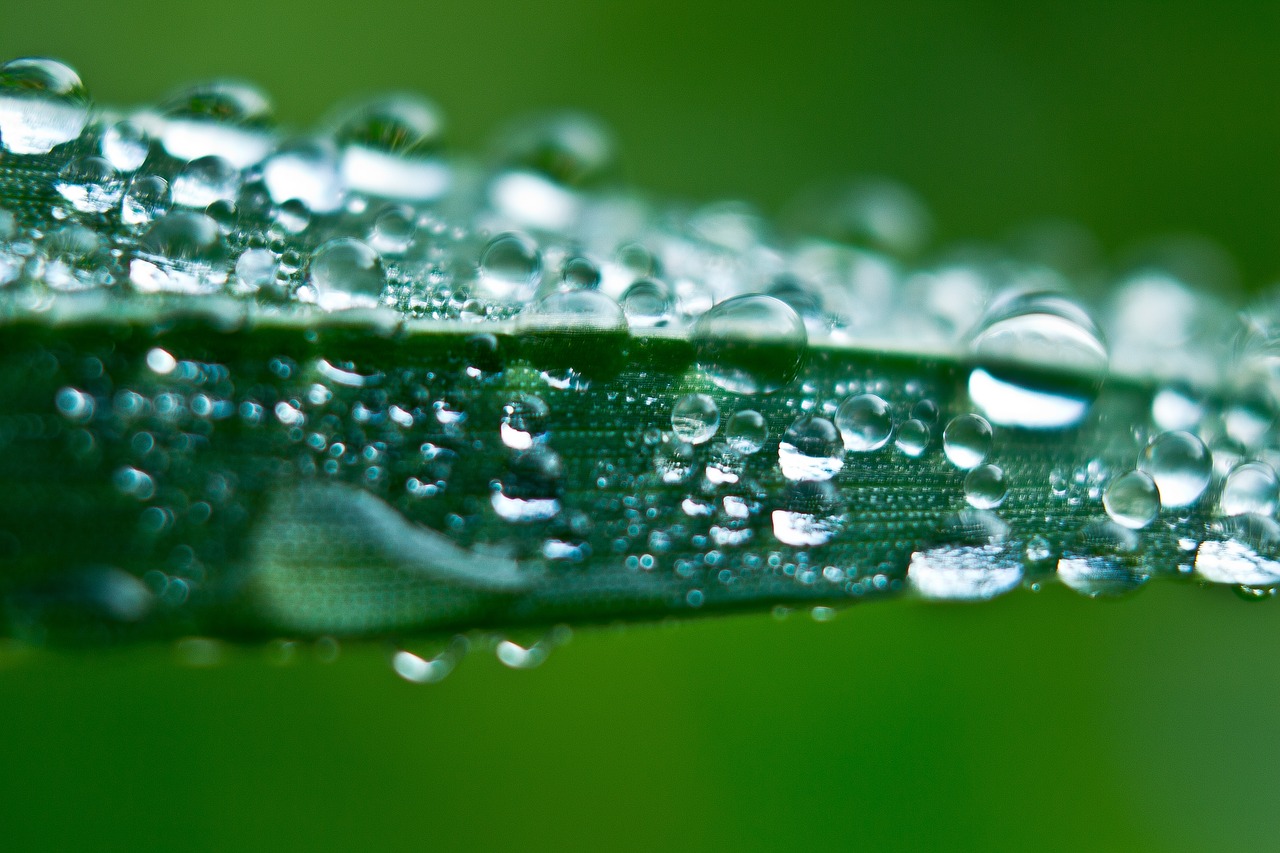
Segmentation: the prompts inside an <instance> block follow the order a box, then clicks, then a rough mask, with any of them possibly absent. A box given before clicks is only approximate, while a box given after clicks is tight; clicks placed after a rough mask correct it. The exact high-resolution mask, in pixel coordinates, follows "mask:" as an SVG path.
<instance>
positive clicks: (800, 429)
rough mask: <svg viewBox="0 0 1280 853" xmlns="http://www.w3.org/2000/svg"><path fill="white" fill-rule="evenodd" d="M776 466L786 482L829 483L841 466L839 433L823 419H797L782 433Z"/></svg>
mask: <svg viewBox="0 0 1280 853" xmlns="http://www.w3.org/2000/svg"><path fill="white" fill-rule="evenodd" d="M778 464H779V465H780V466H781V468H782V476H784V477H786V478H787V479H788V480H830V479H831V478H832V477H834V476H835V475H836V474H838V473H839V472H840V469H841V468H843V467H844V443H843V442H842V441H841V440H840V431H839V430H837V429H836V426H835V424H833V423H831V421H829V420H827V419H826V418H819V417H814V416H812V415H805V416H803V417H801V418H799V419H798V420H796V421H795V422H794V423H792V424H791V426H789V427H788V428H787V431H786V432H785V433H783V436H782V441H781V442H779V444H778Z"/></svg>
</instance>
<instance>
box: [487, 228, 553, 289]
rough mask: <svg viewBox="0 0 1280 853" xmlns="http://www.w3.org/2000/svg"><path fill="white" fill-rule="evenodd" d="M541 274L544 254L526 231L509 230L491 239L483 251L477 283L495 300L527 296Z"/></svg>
mask: <svg viewBox="0 0 1280 853" xmlns="http://www.w3.org/2000/svg"><path fill="white" fill-rule="evenodd" d="M541 275H542V253H541V252H539V251H538V244H537V243H535V242H534V241H533V239H532V238H530V237H528V236H527V235H525V234H520V233H518V232H515V231H508V232H506V233H505V234H499V235H498V236H496V237H494V238H493V239H492V240H490V241H489V243H488V245H486V246H485V247H484V251H483V252H481V253H480V266H479V276H478V284H479V286H480V289H481V290H482V291H484V292H485V293H486V294H487V295H488V296H491V297H493V298H494V299H500V300H505V301H510V302H520V301H523V300H526V299H528V298H529V297H530V296H531V295H532V294H533V290H534V288H535V287H536V285H537V283H538V279H539V278H540V277H541Z"/></svg>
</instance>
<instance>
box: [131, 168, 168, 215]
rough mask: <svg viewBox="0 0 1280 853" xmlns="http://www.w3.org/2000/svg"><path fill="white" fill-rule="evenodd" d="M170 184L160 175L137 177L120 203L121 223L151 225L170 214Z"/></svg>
mask: <svg viewBox="0 0 1280 853" xmlns="http://www.w3.org/2000/svg"><path fill="white" fill-rule="evenodd" d="M169 205H170V196H169V182H168V181H166V180H165V179H164V178H162V177H160V176H159V175H137V176H135V177H134V179H133V180H132V181H131V182H130V183H129V190H128V192H126V193H125V194H124V198H123V199H122V200H121V202H120V221H121V222H123V223H124V224H125V225H130V226H134V227H137V226H142V225H150V224H151V223H152V222H153V221H155V219H156V218H157V217H160V216H163V215H164V214H165V213H167V212H168V210H169Z"/></svg>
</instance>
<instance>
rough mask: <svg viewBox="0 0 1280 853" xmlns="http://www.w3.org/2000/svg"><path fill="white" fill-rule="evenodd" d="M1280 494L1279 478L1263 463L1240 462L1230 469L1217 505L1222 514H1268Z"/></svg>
mask: <svg viewBox="0 0 1280 853" xmlns="http://www.w3.org/2000/svg"><path fill="white" fill-rule="evenodd" d="M1278 497H1280V481H1277V480H1276V472H1275V471H1273V470H1272V468H1271V466H1270V465H1268V464H1266V463H1265V462H1244V463H1242V464H1240V465H1237V466H1236V467H1235V468H1232V469H1231V473H1230V474H1228V475H1227V480H1226V482H1225V483H1223V485H1222V497H1221V498H1220V499H1219V501H1218V506H1219V508H1220V509H1221V510H1222V512H1223V513H1224V514H1226V515H1245V514H1246V513H1256V514H1258V515H1271V514H1272V513H1274V512H1275V511H1276V501H1277V498H1278Z"/></svg>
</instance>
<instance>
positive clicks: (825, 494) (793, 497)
mask: <svg viewBox="0 0 1280 853" xmlns="http://www.w3.org/2000/svg"><path fill="white" fill-rule="evenodd" d="M832 429H833V430H834V429H835V428H834V427H832ZM771 518H772V521H773V535H774V537H775V538H777V540H778V541H779V542H781V543H782V544H784V545H792V546H795V547H797V548H810V547H813V546H816V545H825V544H827V543H828V542H830V541H831V539H832V538H833V537H834V536H835V535H836V534H837V533H839V532H840V528H841V527H842V526H843V525H844V522H845V516H844V514H843V513H842V512H841V506H840V495H839V492H838V491H837V490H836V487H835V484H834V483H831V482H829V481H813V480H809V481H803V482H798V483H793V484H792V485H791V486H789V487H788V489H787V501H786V508H785V509H776V510H774V511H773V514H772V516H771Z"/></svg>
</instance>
